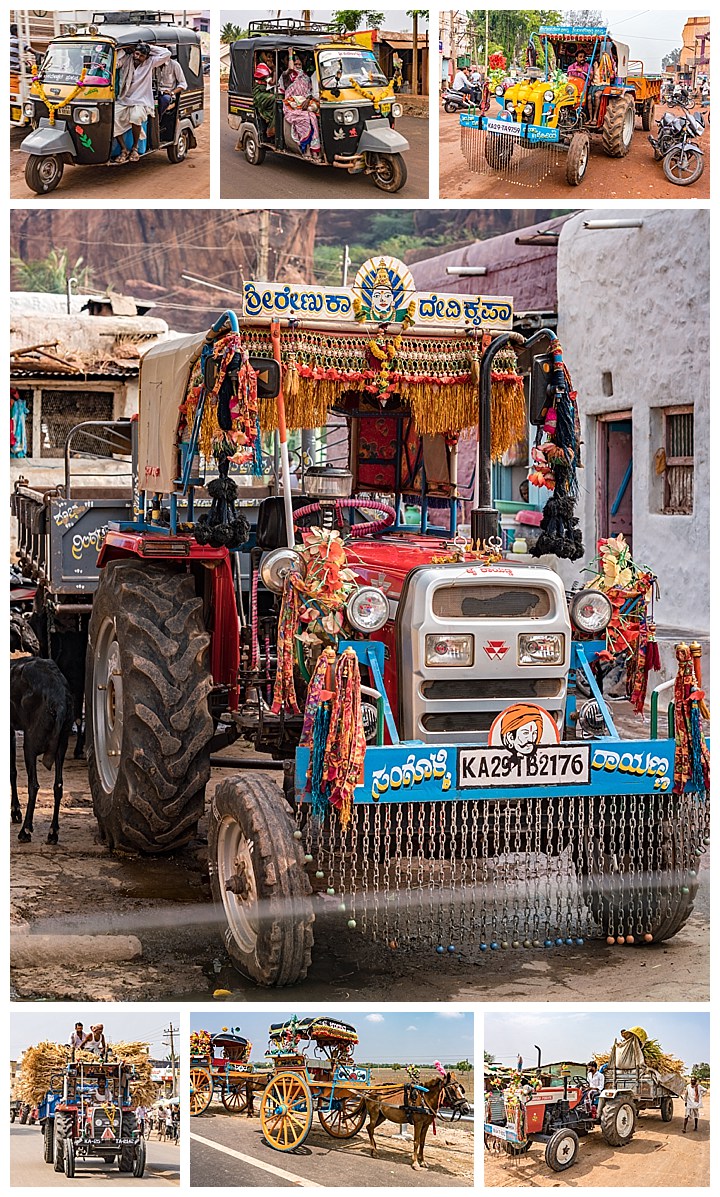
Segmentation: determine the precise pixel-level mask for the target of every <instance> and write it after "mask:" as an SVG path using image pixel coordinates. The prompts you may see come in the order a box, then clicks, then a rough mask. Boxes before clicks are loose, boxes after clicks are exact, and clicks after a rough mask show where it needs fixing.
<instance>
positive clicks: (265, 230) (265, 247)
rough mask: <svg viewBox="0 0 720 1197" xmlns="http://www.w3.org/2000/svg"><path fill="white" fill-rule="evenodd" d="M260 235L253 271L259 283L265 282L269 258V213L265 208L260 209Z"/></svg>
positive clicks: (267, 280) (266, 280)
mask: <svg viewBox="0 0 720 1197" xmlns="http://www.w3.org/2000/svg"><path fill="white" fill-rule="evenodd" d="M259 215H260V237H259V241H258V251H257V261H256V263H255V271H256V274H257V281H258V282H259V283H267V282H269V279H268V270H269V260H270V213H269V212H268V210H267V208H261V209H260V213H259Z"/></svg>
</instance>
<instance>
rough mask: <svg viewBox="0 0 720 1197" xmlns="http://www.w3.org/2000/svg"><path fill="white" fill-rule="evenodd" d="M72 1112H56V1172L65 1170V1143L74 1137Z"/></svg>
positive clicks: (54, 1160) (54, 1161)
mask: <svg viewBox="0 0 720 1197" xmlns="http://www.w3.org/2000/svg"><path fill="white" fill-rule="evenodd" d="M72 1126H73V1120H72V1114H56V1115H55V1140H54V1158H53V1164H54V1165H55V1171H56V1172H63V1171H64V1170H65V1162H64V1161H65V1145H66V1143H69V1142H70V1140H71V1138H72Z"/></svg>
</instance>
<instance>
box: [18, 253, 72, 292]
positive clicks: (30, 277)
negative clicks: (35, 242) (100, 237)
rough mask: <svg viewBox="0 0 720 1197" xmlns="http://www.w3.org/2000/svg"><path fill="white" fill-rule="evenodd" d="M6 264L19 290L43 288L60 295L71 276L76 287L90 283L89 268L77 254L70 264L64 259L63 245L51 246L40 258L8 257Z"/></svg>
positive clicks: (65, 255)
mask: <svg viewBox="0 0 720 1197" xmlns="http://www.w3.org/2000/svg"><path fill="white" fill-rule="evenodd" d="M10 265H11V266H12V268H13V270H14V271H15V283H16V285H17V288H18V290H19V291H46V292H50V293H51V294H53V295H64V294H65V290H66V288H67V280H68V279H69V278H71V277H72V278H74V279H75V280H76V286H77V289H78V290H80V291H87V290H89V288H90V287H91V286H92V282H91V277H92V271H91V269H90V267H89V266H83V259H82V258H78V259H77V260H76V261H75V262H74V263H73V264H70V263H68V254H67V250H66V249H61V250H57V249H51V250H50V253H49V254H47V255H46V256H45V257H44V258H36V259H28V260H27V261H25V260H24V259H23V258H17V257H15V258H12V257H11V259H10Z"/></svg>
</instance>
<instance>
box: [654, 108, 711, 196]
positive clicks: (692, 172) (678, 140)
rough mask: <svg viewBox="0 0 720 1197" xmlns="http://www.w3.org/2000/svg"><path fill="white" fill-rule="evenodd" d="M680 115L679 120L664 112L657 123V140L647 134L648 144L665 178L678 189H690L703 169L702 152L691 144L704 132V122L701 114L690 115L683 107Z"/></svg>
mask: <svg viewBox="0 0 720 1197" xmlns="http://www.w3.org/2000/svg"><path fill="white" fill-rule="evenodd" d="M682 113H683V115H682V116H678V115H677V113H675V112H666V113H665V114H664V116H662V117H661V118H660V120H659V121H656V124H657V126H658V132H657V137H653V135H652V134H650V136H649V138H648V141H649V142H650V145H651V146H652V148H653V150H654V153H655V158H656V160H657V161H658V162H659V161H660V159H662V164H663V171H664V173H665V178H666V179H667V180H668V181H669V182H670V183H675V184H677V186H678V187H689V186H690V184H691V183H695V182H697V180H698V179H699V178H700V176H701V174H702V173H703V171H704V169H705V155H704V152H703V150H701V149H700V147H699V146H696V145H693V144H692V142H693V140H694V139H695V138H696V137H701V136H702V134H703V133H704V132H705V120H704V118H703V116H702V113H700V112H697V113H693V114H691V113H690V112H688V110H687V108H685V107H682Z"/></svg>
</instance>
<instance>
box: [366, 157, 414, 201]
mask: <svg viewBox="0 0 720 1197" xmlns="http://www.w3.org/2000/svg"><path fill="white" fill-rule="evenodd" d="M372 177H373V182H374V183H375V186H376V187H379V188H380V190H381V191H390V192H393V191H400V190H401V188H403V187H404V186H405V184H406V183H407V166H406V165H405V159H404V158H403V156H402V154H378V155H377V161H376V163H375V167H374V169H373V172H372Z"/></svg>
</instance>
